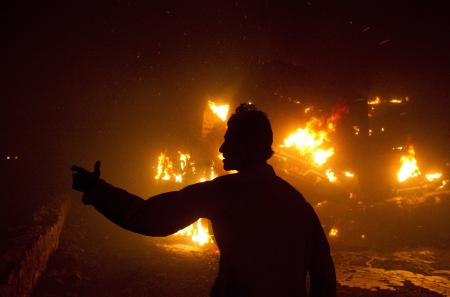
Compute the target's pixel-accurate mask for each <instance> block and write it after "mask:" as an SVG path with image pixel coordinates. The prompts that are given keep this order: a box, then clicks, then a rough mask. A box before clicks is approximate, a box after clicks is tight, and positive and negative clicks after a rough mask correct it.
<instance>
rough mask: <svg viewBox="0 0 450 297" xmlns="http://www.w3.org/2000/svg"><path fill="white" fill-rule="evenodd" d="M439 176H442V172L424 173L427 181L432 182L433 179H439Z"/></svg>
mask: <svg viewBox="0 0 450 297" xmlns="http://www.w3.org/2000/svg"><path fill="white" fill-rule="evenodd" d="M441 177H442V173H439V172H436V173H429V174H425V178H426V179H427V181H429V182H432V181H434V180H437V179H440V178H441Z"/></svg>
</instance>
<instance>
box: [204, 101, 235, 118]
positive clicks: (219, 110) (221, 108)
mask: <svg viewBox="0 0 450 297" xmlns="http://www.w3.org/2000/svg"><path fill="white" fill-rule="evenodd" d="M208 106H209V109H211V111H212V112H213V113H214V114H215V115H216V116H217V117H219V119H220V120H221V121H222V122H225V121H226V120H227V115H228V111H229V109H230V105H228V104H222V105H217V104H216V103H215V102H214V101H211V100H209V101H208Z"/></svg>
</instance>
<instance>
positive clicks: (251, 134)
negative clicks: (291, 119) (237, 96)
mask: <svg viewBox="0 0 450 297" xmlns="http://www.w3.org/2000/svg"><path fill="white" fill-rule="evenodd" d="M228 129H229V131H230V133H232V134H233V135H234V136H235V137H237V139H238V140H239V142H240V143H242V144H243V147H244V148H245V150H246V151H247V155H248V157H249V158H250V159H251V160H253V161H266V160H268V159H269V158H270V157H271V156H272V155H273V151H272V142H273V133H272V127H271V125H270V121H269V118H268V117H267V115H266V114H265V113H264V112H262V111H260V110H258V109H257V108H256V106H255V105H254V104H246V103H241V104H240V105H239V106H238V107H237V108H236V111H235V112H234V113H233V114H232V115H231V117H230V119H229V120H228Z"/></svg>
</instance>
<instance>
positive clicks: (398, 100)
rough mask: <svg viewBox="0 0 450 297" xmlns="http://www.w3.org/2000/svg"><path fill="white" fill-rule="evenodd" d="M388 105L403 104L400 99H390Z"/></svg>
mask: <svg viewBox="0 0 450 297" xmlns="http://www.w3.org/2000/svg"><path fill="white" fill-rule="evenodd" d="M389 103H394V104H400V103H403V101H402V100H401V99H391V100H389Z"/></svg>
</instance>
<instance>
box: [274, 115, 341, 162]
mask: <svg viewBox="0 0 450 297" xmlns="http://www.w3.org/2000/svg"><path fill="white" fill-rule="evenodd" d="M334 131H335V126H334V123H332V122H328V123H327V124H324V123H323V122H322V121H320V120H319V119H317V118H312V119H311V120H310V121H309V122H308V123H306V125H305V127H304V128H298V129H297V131H295V132H294V133H292V134H290V135H289V136H288V137H287V138H286V139H284V144H283V145H281V147H287V148H289V147H294V148H296V149H297V151H298V152H299V153H300V154H301V155H302V156H304V157H307V158H310V159H311V160H312V161H313V162H314V163H315V164H317V165H319V166H321V165H323V164H325V163H326V162H327V160H328V159H329V158H330V157H331V156H333V155H334V148H333V147H326V146H327V144H328V143H329V142H330V141H329V138H328V134H329V133H330V132H334Z"/></svg>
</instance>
